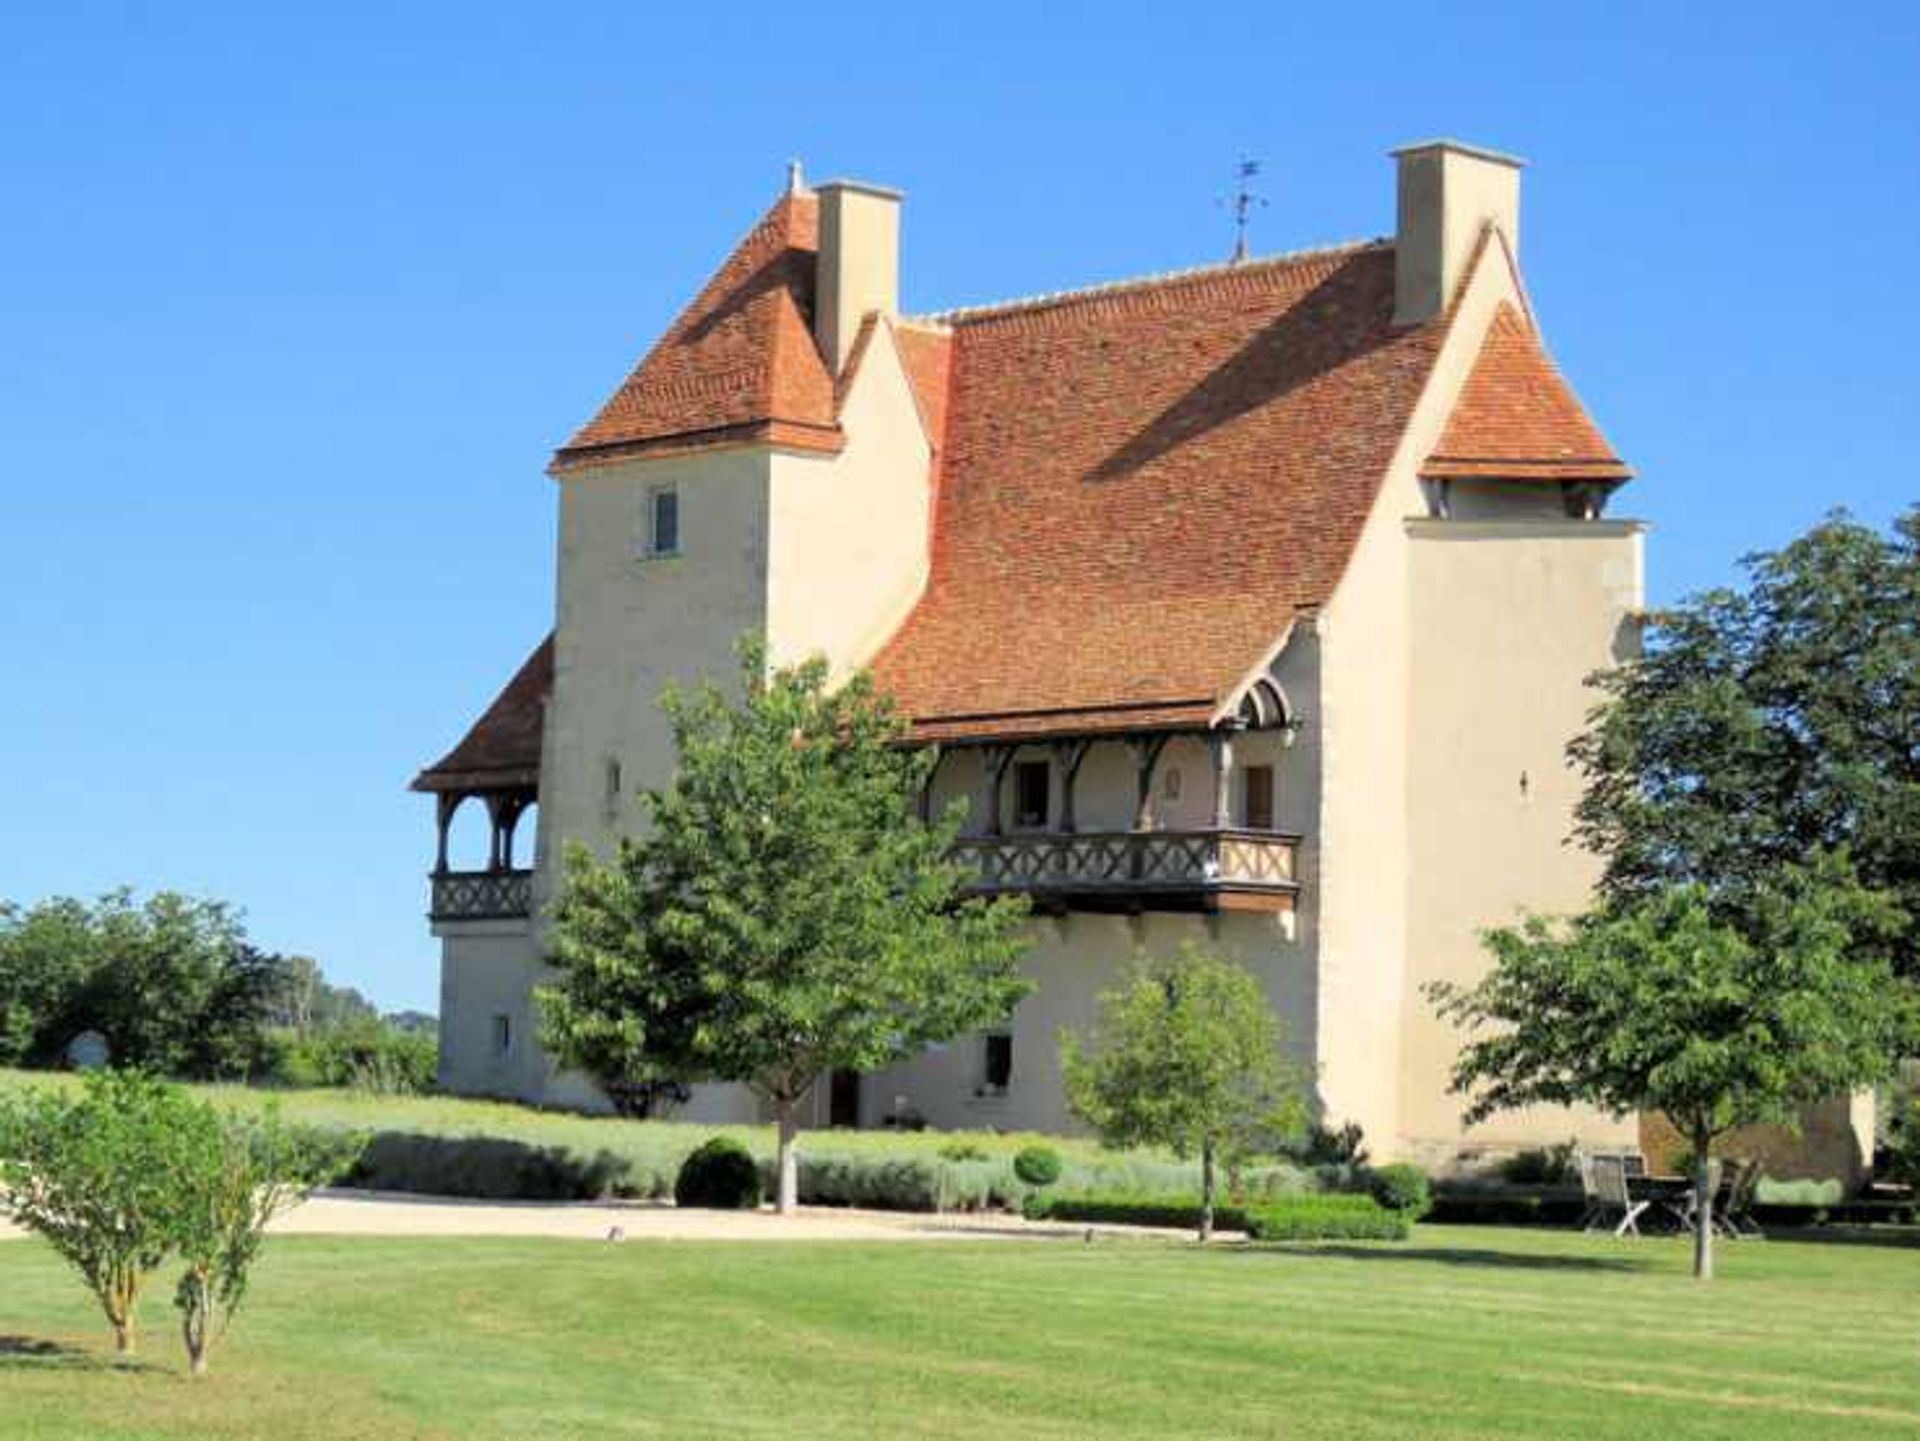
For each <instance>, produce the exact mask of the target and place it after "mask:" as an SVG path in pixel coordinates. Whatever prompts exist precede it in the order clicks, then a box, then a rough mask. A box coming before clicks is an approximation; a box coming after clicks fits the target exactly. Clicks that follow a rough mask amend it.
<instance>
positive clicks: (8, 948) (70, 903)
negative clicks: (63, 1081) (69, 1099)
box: [0, 897, 100, 1066]
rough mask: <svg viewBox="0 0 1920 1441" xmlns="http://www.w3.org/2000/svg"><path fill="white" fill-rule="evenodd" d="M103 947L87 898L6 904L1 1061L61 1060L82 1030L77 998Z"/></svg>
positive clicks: (0, 932) (1, 906)
mask: <svg viewBox="0 0 1920 1441" xmlns="http://www.w3.org/2000/svg"><path fill="white" fill-rule="evenodd" d="M99 949H100V948H99V944H98V937H97V935H96V933H95V930H94V926H93V916H92V912H91V910H90V909H89V907H88V906H87V905H86V903H85V902H83V901H77V900H74V899H72V898H70V897H58V898H56V899H53V900H49V901H43V902H41V903H40V904H39V905H36V906H32V907H30V908H22V907H20V906H16V905H12V904H7V903H0V1064H5V1065H14V1066H18V1065H44V1064H47V1063H48V1062H50V1061H53V1060H55V1059H57V1057H58V1055H59V1051H60V1047H61V1046H63V1045H65V1044H66V1042H67V1040H69V1039H71V1038H72V1036H73V1035H74V1034H75V1033H76V1032H78V1031H79V1030H80V1029H81V1022H80V1021H79V1019H78V1017H77V1016H76V1014H75V1011H76V1005H75V1003H76V1000H77V998H78V996H79V995H80V992H81V990H82V988H83V987H84V986H85V984H86V982H87V980H88V979H89V978H90V977H91V976H92V975H93V973H94V971H95V970H96V969H97V968H98V966H99V963H100V958H99Z"/></svg>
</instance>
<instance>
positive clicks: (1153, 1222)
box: [1021, 1191, 1247, 1231]
mask: <svg viewBox="0 0 1920 1441" xmlns="http://www.w3.org/2000/svg"><path fill="white" fill-rule="evenodd" d="M1021 1210H1022V1212H1023V1213H1024V1214H1025V1215H1026V1217H1027V1219H1028V1220H1030V1221H1092V1222H1095V1223H1096V1224H1100V1225H1107V1226H1161V1227H1165V1228H1166V1229H1168V1230H1181V1231H1190V1230H1193V1229H1194V1228H1196V1227H1197V1226H1199V1224H1200V1202H1199V1200H1198V1198H1194V1199H1190V1200H1173V1199H1169V1198H1166V1197H1162V1196H1124V1195H1076V1194H1073V1193H1070V1192H1058V1191H1035V1192H1034V1193H1033V1194H1032V1195H1030V1196H1029V1197H1027V1199H1026V1200H1025V1201H1024V1202H1022V1203H1021ZM1213 1224H1214V1225H1215V1226H1216V1227H1218V1228H1219V1229H1220V1230H1223V1231H1244V1230H1246V1229H1247V1212H1246V1210H1245V1208H1244V1207H1240V1206H1215V1207H1214V1209H1213Z"/></svg>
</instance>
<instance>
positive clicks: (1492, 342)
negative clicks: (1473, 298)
mask: <svg viewBox="0 0 1920 1441" xmlns="http://www.w3.org/2000/svg"><path fill="white" fill-rule="evenodd" d="M1420 473H1421V474H1422V475H1424V476H1427V477H1428V478H1430V479H1434V480H1445V479H1465V478H1474V477H1487V478H1491V479H1499V480H1626V479H1628V478H1629V477H1630V476H1631V475H1632V474H1633V472H1632V470H1630V469H1629V468H1628V467H1627V465H1626V463H1625V462H1623V461H1622V460H1621V459H1620V457H1619V456H1617V455H1615V454H1614V453H1613V447H1612V446H1610V445H1608V444H1607V439H1606V437H1605V436H1604V435H1602V434H1601V433H1600V427H1598V426H1597V425H1595V424H1594V423H1593V421H1592V419H1591V418H1590V417H1589V416H1588V415H1587V412H1586V410H1585V409H1584V408H1583V407H1582V406H1581V404H1580V401H1579V400H1578V398H1576V397H1575V395H1574V393H1573V391H1572V389H1571V388H1570V387H1569V386H1568V385H1567V382H1566V381H1565V379H1563V378H1562V376H1561V374H1560V371H1559V369H1558V368H1557V367H1556V366H1555V365H1554V363H1553V361H1552V359H1551V358H1550V357H1549V356H1548V355H1547V352H1546V349H1545V347H1543V346H1542V345H1541V343H1540V335H1539V332H1537V331H1536V330H1535V329H1534V328H1533V326H1532V325H1530V324H1529V323H1528V322H1527V320H1526V319H1525V318H1524V317H1523V316H1522V315H1521V314H1520V312H1519V311H1517V310H1515V309H1514V308H1513V306H1511V305H1507V304H1502V305H1501V307H1500V309H1499V311H1498V312H1497V313H1496V314H1495V316H1494V318H1493V323H1492V324H1491V325H1489V326H1488V327H1487V334H1486V338H1485V339H1484V340H1482V341H1481V343H1480V354H1479V357H1478V358H1477V359H1476V360H1475V361H1474V364H1473V371H1472V373H1471V374H1470V375H1469V376H1468V377H1467V383H1466V386H1465V388H1464V389H1462V391H1461V392H1460V399H1459V401H1458V402H1457V403H1456V404H1455V406H1454V408H1453V414H1452V415H1451V416H1450V417H1449V418H1448V420H1447V429H1446V433H1445V434H1444V435H1442V436H1441V437H1440V444H1439V445H1438V446H1437V447H1435V449H1434V452H1433V454H1432V455H1430V456H1428V457H1427V460H1426V463H1425V464H1424V465H1422V466H1421V467H1420Z"/></svg>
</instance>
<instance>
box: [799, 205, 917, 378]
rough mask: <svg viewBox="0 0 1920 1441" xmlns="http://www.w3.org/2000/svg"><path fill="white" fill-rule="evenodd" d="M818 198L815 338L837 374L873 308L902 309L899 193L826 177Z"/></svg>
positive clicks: (885, 312)
mask: <svg viewBox="0 0 1920 1441" xmlns="http://www.w3.org/2000/svg"><path fill="white" fill-rule="evenodd" d="M815 189H816V191H817V193H818V194H819V196H820V259H819V271H818V274H817V276H816V278H815V284H814V305H813V308H814V316H813V333H814V338H815V339H816V340H818V341H819V343H820V353H821V355H822V356H824V357H825V358H826V362H827V368H828V369H829V370H830V371H831V372H832V373H833V375H834V376H835V377H836V378H837V377H838V376H839V374H840V371H841V369H842V368H843V367H844V366H845V365H846V363H847V354H848V352H849V351H851V350H852V349H853V342H854V338H855V337H856V336H857V335H859V333H860V322H861V321H862V320H863V319H865V318H866V316H867V315H868V314H869V313H871V312H874V311H878V312H879V313H880V314H882V315H884V316H888V317H892V316H894V315H897V314H898V313H899V308H900V201H901V198H902V196H901V192H900V191H898V190H889V189H887V188H886V187H885V186H883V185H868V184H865V183H864V182H862V181H858V180H829V181H828V182H827V183H826V184H825V185H821V186H817V187H815Z"/></svg>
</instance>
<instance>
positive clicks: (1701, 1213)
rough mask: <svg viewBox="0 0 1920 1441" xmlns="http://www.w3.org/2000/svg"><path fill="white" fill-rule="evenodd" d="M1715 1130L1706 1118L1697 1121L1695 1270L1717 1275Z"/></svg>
mask: <svg viewBox="0 0 1920 1441" xmlns="http://www.w3.org/2000/svg"><path fill="white" fill-rule="evenodd" d="M1712 1144H1713V1132H1712V1131H1710V1130H1708V1129H1707V1123H1706V1122H1705V1121H1704V1120H1696V1121H1695V1122H1694V1123H1693V1274H1694V1276H1695V1277H1697V1278H1698V1279H1699V1280H1702V1281H1710V1280H1712V1279H1713V1175H1712V1168H1711V1164H1710V1162H1709V1161H1708V1158H1707V1148H1708V1147H1709V1146H1711V1145H1712Z"/></svg>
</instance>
